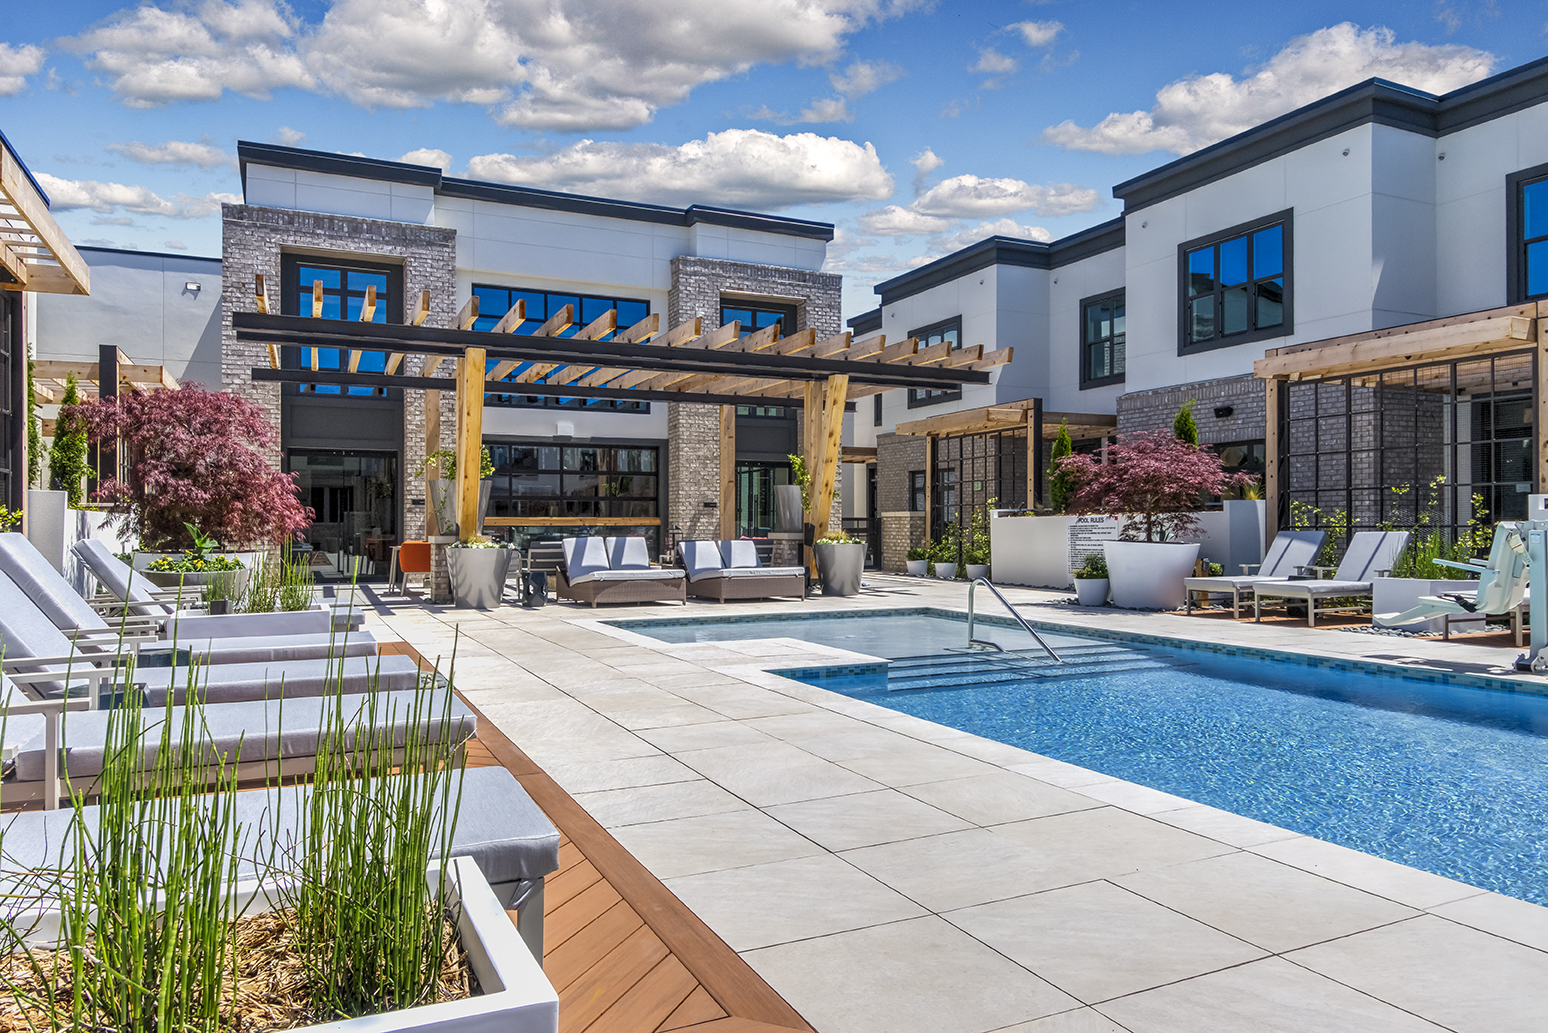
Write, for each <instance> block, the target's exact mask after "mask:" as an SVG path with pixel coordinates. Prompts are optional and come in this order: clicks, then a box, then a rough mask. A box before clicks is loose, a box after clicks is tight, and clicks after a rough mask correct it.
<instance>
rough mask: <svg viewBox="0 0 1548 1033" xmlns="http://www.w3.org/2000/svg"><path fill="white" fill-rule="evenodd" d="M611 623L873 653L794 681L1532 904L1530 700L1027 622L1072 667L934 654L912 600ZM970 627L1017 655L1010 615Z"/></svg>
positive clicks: (1543, 725)
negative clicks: (865, 672)
mask: <svg viewBox="0 0 1548 1033" xmlns="http://www.w3.org/2000/svg"><path fill="white" fill-rule="evenodd" d="M620 623H621V624H623V625H624V626H626V627H629V628H630V630H633V631H636V632H640V633H642V634H647V635H650V636H651V637H653V638H658V639H664V640H667V641H673V642H692V641H701V642H702V641H724V640H729V639H748V638H772V637H782V638H796V639H801V640H803V641H809V642H820V643H824V644H828V645H835V646H842V647H845V648H849V649H854V650H857V651H860V652H865V653H869V654H871V655H873V656H882V657H887V658H889V659H893V660H895V661H896V662H895V663H894V664H893V665H892V671H891V675H890V677H889V676H888V675H887V674H880V673H878V674H875V675H870V676H859V677H855V676H849V677H840V678H819V677H803V680H806V681H810V682H812V683H813V684H818V685H822V686H823V687H825V688H829V689H832V690H834V691H837V692H842V693H844V694H846V695H849V696H852V697H855V698H858V699H865V700H868V701H870V702H873V703H877V704H879V705H881V706H886V707H890V708H892V709H894V710H899V711H902V712H904V713H908V714H913V715H915V716H918V717H922V718H926V719H928V720H931V721H936V722H939V723H941V724H944V725H950V726H952V727H954V728H960V729H962V730H964V731H968V732H973V733H976V734H978V735H982V736H985V737H987V738H990V739H996V740H998V741H1000V742H1004V743H1009V744H1011V745H1014V746H1020V747H1022V748H1024V749H1028V750H1032V751H1033V752H1036V753H1040V754H1043V755H1045V756H1049V757H1055V758H1057V759H1059V760H1063V761H1067V762H1069V763H1071V764H1079V765H1081V766H1082V767H1087V768H1092V769H1094V770H1097V771H1101V772H1104V773H1106V774H1109V775H1112V776H1114V777H1117V778H1122V779H1127V780H1129V781H1133V782H1138V783H1141V784H1143V785H1148V786H1151V787H1153V788H1156V789H1160V790H1163V791H1165V792H1169V793H1175V794H1177V795H1178V796H1183V797H1187V798H1188V799H1192V800H1197V801H1199V802H1201V803H1207V804H1211V805H1213V806H1215V807H1220V808H1223V809H1225V810H1228V811H1232V812H1234V813H1236V814H1242V815H1246V816H1247V817H1251V818H1256V819H1258V820H1260V821H1266V822H1271V823H1273V824H1275V825H1279V826H1282V827H1284V828H1288V829H1293V830H1294V831H1297V832H1302V833H1305V834H1307V835H1310V836H1316V837H1318V838H1320V839H1326V840H1329V841H1331V842H1334V843H1341V844H1343V845H1345V846H1349V847H1353V848H1355V849H1357V850H1363V851H1366V852H1367V853H1372V854H1377V855H1379V856H1382V857H1387V858H1390V859H1392V860H1394V861H1399V862H1401V863H1403V864H1407V865H1412V866H1414V867H1416V868H1422V869H1425V870H1427V871H1431V872H1435V873H1436V874H1438V875H1444V876H1447V877H1449V878H1453V879H1460V880H1462V881H1463V882H1468V883H1471V884H1473V885H1475V886H1482V887H1485V888H1487V889H1492V890H1497V891H1499V892H1501V893H1505V894H1508V895H1510V896H1514V897H1520V898H1522V899H1525V900H1531V901H1535V902H1537V903H1540V904H1548V792H1545V791H1548V698H1542V697H1538V696H1531V695H1523V694H1517V693H1507V692H1498V691H1492V690H1489V689H1478V688H1466V687H1458V686H1455V685H1441V684H1432V683H1429V682H1423V681H1418V680H1414V679H1408V678H1396V677H1388V676H1383V675H1377V674H1368V673H1360V672H1348V671H1339V670H1330V669H1326V668H1317V667H1307V666H1302V665H1299V664H1295V663H1289V662H1283V661H1275V660H1271V659H1257V658H1251V657H1241V656H1226V655H1221V654H1217V653H1211V652H1206V651H1203V650H1195V649H1188V648H1171V647H1167V648H1160V647H1157V646H1154V645H1144V644H1137V643H1125V642H1117V641H1112V640H1106V641H1103V640H1098V639H1093V638H1080V637H1076V636H1071V635H1066V634H1062V633H1055V634H1049V633H1045V636H1044V637H1045V638H1047V640H1048V641H1049V643H1050V644H1051V645H1052V646H1053V647H1054V648H1055V649H1056V650H1067V651H1069V653H1070V655H1071V659H1072V661H1073V662H1074V663H1075V666H1074V667H1073V668H1069V667H1067V668H1064V669H1055V668H1050V667H1028V666H1027V664H1026V662H1025V661H1023V660H1008V659H1006V658H1003V657H1001V658H995V657H992V656H988V655H985V654H979V655H977V656H973V657H967V658H963V657H960V656H957V657H956V658H954V659H953V658H950V657H951V654H950V651H951V650H952V648H953V647H957V648H960V647H961V646H962V645H963V642H964V639H965V631H966V629H965V626H964V625H963V623H962V622H961V621H960V620H955V619H949V618H944V617H938V616H930V615H927V614H918V613H913V614H899V615H890V616H866V617H809V616H806V617H803V619H801V620H759V621H738V622H735V623H729V622H726V623H722V622H713V623H706V622H702V621H700V622H695V623H679V622H676V621H674V622H670V623H668V622H657V621H650V622H646V621H627V622H620ZM978 637H979V638H987V639H991V640H994V641H997V642H999V644H1000V645H1002V646H1004V647H1005V648H1006V649H1010V650H1026V651H1027V655H1028V656H1030V655H1031V652H1032V650H1031V648H1030V647H1031V646H1032V643H1031V637H1030V636H1029V635H1027V634H1026V633H1025V632H1024V631H1021V630H1020V629H1015V628H1006V627H999V626H985V625H982V624H981V625H980V626H979V629H978ZM917 657H927V658H928V659H924V660H914V659H900V658H917ZM1094 668H1095V669H1094ZM997 679H998V680H997ZM964 686H971V687H964Z"/></svg>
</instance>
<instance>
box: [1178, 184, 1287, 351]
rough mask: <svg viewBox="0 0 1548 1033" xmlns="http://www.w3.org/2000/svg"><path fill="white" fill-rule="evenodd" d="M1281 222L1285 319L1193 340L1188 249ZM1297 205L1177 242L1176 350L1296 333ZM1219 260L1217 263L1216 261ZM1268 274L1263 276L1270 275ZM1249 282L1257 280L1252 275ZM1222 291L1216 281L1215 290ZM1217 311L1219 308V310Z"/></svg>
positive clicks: (1212, 347)
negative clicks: (1190, 318)
mask: <svg viewBox="0 0 1548 1033" xmlns="http://www.w3.org/2000/svg"><path fill="white" fill-rule="evenodd" d="M1275 225H1282V226H1283V227H1284V236H1283V240H1284V251H1283V254H1282V256H1281V258H1282V266H1283V268H1282V269H1281V272H1280V275H1281V276H1282V277H1283V278H1284V281H1285V293H1284V300H1283V302H1282V303H1281V305H1282V311H1283V314H1284V321H1283V322H1281V323H1278V324H1276V325H1274V326H1270V327H1265V328H1263V329H1261V330H1260V329H1252V330H1248V331H1245V332H1244V333H1238V334H1229V335H1222V334H1219V333H1217V334H1216V335H1215V336H1214V337H1212V338H1210V339H1209V340H1207V341H1194V340H1193V339H1192V337H1191V336H1190V333H1189V326H1188V324H1189V318H1188V317H1189V305H1188V300H1189V294H1190V292H1189V290H1188V252H1190V251H1197V250H1199V249H1200V248H1204V247H1210V246H1212V245H1218V244H1222V243H1224V242H1226V241H1228V240H1233V239H1235V238H1236V237H1242V236H1248V235H1250V234H1252V233H1256V232H1257V231H1259V230H1265V229H1268V228H1269V227H1271V226H1275ZM1294 228H1295V209H1294V208H1286V209H1285V210H1283V211H1279V212H1274V213H1273V214H1271V215H1265V216H1262V217H1261V218H1257V219H1253V220H1252V221H1250V222H1243V223H1239V224H1237V225H1235V226H1230V227H1227V228H1226V229H1223V230H1219V231H1217V232H1214V233H1208V234H1205V235H1204V236H1202V237H1195V238H1193V239H1192V240H1185V241H1183V242H1182V243H1181V244H1178V245H1177V354H1178V355H1197V354H1200V353H1202V352H1209V351H1215V350H1216V349H1218V348H1235V347H1236V346H1237V345H1242V344H1253V343H1255V342H1257V341H1271V340H1273V339H1275V338H1277V337H1290V336H1292V335H1293V334H1294V333H1295V232H1294ZM1251 252H1252V243H1251V241H1250V240H1249V241H1248V254H1249V261H1250V260H1251V258H1250V256H1251ZM1217 264H1218V263H1217ZM1267 278H1268V277H1264V279H1267ZM1247 282H1248V283H1256V282H1257V281H1256V280H1254V279H1253V278H1252V277H1251V276H1249V278H1248V281H1247ZM1219 293H1220V289H1219V287H1218V285H1217V287H1216V294H1217V296H1218V294H1219ZM1256 308H1257V307H1256V305H1252V306H1249V312H1250V313H1251V318H1252V319H1254V320H1255V319H1256V318H1257V312H1256ZM1217 315H1218V310H1217Z"/></svg>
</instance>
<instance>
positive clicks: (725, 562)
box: [677, 541, 806, 602]
mask: <svg viewBox="0 0 1548 1033" xmlns="http://www.w3.org/2000/svg"><path fill="white" fill-rule="evenodd" d="M677 556H678V562H679V563H681V564H682V565H683V568H684V569H685V570H686V571H687V573H688V593H689V594H690V595H692V596H694V597H695V598H698V599H718V600H719V601H721V602H726V601H727V600H729V599H768V598H771V597H773V596H778V595H791V596H796V597H798V598H801V599H805V598H806V568H805V567H763V566H759V561H758V549H757V546H756V545H754V544H753V543H752V542H749V541H727V542H683V543H682V544H681V545H679V546H678V548H677Z"/></svg>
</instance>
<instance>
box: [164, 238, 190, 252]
mask: <svg viewBox="0 0 1548 1033" xmlns="http://www.w3.org/2000/svg"><path fill="white" fill-rule="evenodd" d="M162 246H163V247H169V248H171V249H172V250H173V251H187V250H188V245H187V244H184V243H183V242H182V241H181V240H169V241H167V242H166V243H165V244H164V245H162Z"/></svg>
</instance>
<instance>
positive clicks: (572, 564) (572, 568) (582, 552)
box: [564, 538, 612, 585]
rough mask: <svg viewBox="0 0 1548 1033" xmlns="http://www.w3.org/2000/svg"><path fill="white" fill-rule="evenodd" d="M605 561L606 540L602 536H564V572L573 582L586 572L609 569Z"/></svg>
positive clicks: (593, 572) (571, 582) (591, 572)
mask: <svg viewBox="0 0 1548 1033" xmlns="http://www.w3.org/2000/svg"><path fill="white" fill-rule="evenodd" d="M611 569H612V567H611V565H610V564H609V563H608V562H607V542H606V541H605V540H604V539H602V538H566V539H565V540H564V574H565V577H567V578H569V579H570V584H572V585H573V584H575V583H576V582H577V581H578V580H579V579H580V578H583V577H585V576H586V575H587V574H595V573H597V572H598V571H603V570H611Z"/></svg>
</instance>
